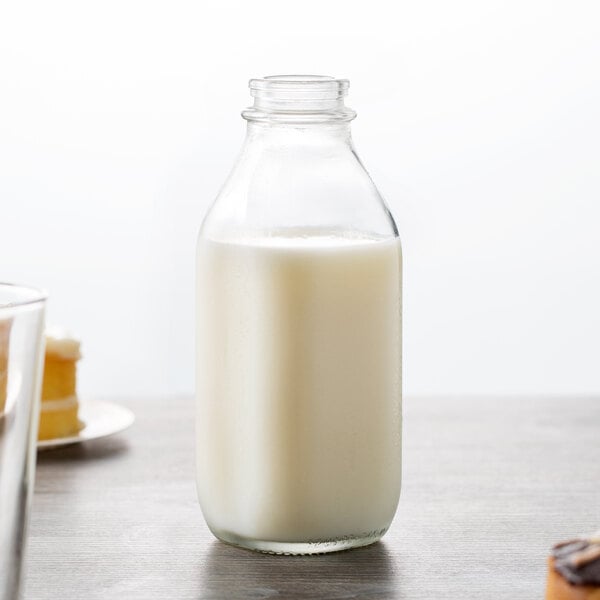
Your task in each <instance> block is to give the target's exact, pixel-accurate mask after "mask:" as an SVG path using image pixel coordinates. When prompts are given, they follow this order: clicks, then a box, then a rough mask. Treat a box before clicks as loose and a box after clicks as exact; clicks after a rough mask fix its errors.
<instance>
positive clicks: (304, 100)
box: [242, 75, 356, 126]
mask: <svg viewBox="0 0 600 600" xmlns="http://www.w3.org/2000/svg"><path fill="white" fill-rule="evenodd" d="M347 91H348V81H347V80H345V79H334V78H333V77H325V76H319V75H275V76H272V77H265V78H263V79H252V80H251V81H250V93H251V95H252V96H253V98H254V105H253V106H251V107H250V108H248V109H246V110H245V111H243V112H242V116H243V117H244V118H245V119H247V120H248V121H249V122H254V123H267V124H269V125H277V124H286V125H293V126H309V125H326V124H327V125H329V124H339V123H348V122H349V121H351V120H352V119H354V117H355V116H356V113H355V112H354V111H353V110H352V109H351V108H348V107H347V106H346V105H345V104H344V97H345V96H346V94H347Z"/></svg>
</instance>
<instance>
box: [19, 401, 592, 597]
mask: <svg viewBox="0 0 600 600" xmlns="http://www.w3.org/2000/svg"><path fill="white" fill-rule="evenodd" d="M123 404H125V405H127V406H129V407H130V408H132V409H133V410H134V412H135V413H136V416H137V421H136V423H135V424H134V426H133V427H132V428H131V429H130V430H128V431H126V432H124V433H121V434H119V435H116V436H114V437H112V438H107V439H104V440H97V441H96V442H89V443H87V444H84V445H75V446H70V447H66V448H63V449H58V450H53V451H46V452H43V453H40V454H39V457H38V468H37V480H36V489H35V495H34V502H33V513H32V519H31V525H30V537H29V546H28V561H27V575H26V598H28V599H32V600H38V599H39V600H42V599H52V600H55V599H57V598H60V599H63V600H68V599H77V600H94V599H97V598H107V599H111V600H112V599H121V598H122V599H125V600H129V599H132V600H134V599H138V598H139V599H144V600H152V599H155V598H157V599H158V598H160V599H164V598H166V599H192V598H193V599H201V598H214V599H226V600H230V599H231V600H235V599H261V598H282V599H283V598H286V599H287V598H292V599H293V598H328V599H342V598H360V599H363V598H364V599H368V598H408V599H411V600H418V599H423V600H425V599H427V600H433V599H434V598H448V599H452V600H465V599H469V598H473V599H475V598H476V599H477V600H481V599H485V600H492V599H493V600H499V599H507V600H508V599H510V600H517V599H532V600H533V599H536V598H540V599H542V598H543V597H544V579H545V571H546V563H545V561H546V555H547V553H548V550H549V548H550V545H551V544H552V543H553V542H554V541H558V540H561V539H563V538H569V537H571V536H573V535H574V534H578V533H582V532H586V531H590V530H594V529H596V528H600V398H569V397H560V398H559V397H555V398H531V397H525V398H459V397H457V398H415V399H411V398H409V399H407V400H405V403H404V416H405V418H404V480H403V486H402V498H401V501H400V506H399V509H398V513H397V516H396V519H395V521H394V523H393V525H392V528H391V529H390V531H389V532H388V534H387V535H386V536H385V537H384V539H383V541H382V542H381V543H379V544H375V545H373V546H370V547H367V548H363V549H357V550H351V551H349V552H342V553H338V554H331V555H324V556H311V557H293V556H271V555H261V554H256V553H253V552H249V551H245V550H240V549H237V548H233V547H230V546H227V545H225V544H222V543H220V542H218V541H216V540H215V539H214V538H213V537H212V536H211V534H210V532H209V531H208V530H207V528H206V526H205V524H204V522H203V519H202V514H201V512H200V508H199V506H198V504H197V501H196V491H195V484H194V467H193V463H194V450H193V429H194V427H193V402H192V400H191V399H190V398H156V399H147V400H143V401H142V400H139V401H127V402H123Z"/></svg>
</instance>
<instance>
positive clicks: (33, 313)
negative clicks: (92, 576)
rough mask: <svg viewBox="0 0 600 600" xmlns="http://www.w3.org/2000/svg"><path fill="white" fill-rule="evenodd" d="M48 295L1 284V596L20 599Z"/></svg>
mask: <svg viewBox="0 0 600 600" xmlns="http://www.w3.org/2000/svg"><path fill="white" fill-rule="evenodd" d="M44 309H45V295H44V294H43V293H42V292H40V291H38V290H35V289H32V288H25V287H21V286H14V285H9V284H1V283H0V600H14V599H15V598H19V597H20V594H19V584H20V580H21V571H22V564H23V555H24V548H25V538H26V529H27V519H28V512H29V505H30V503H31V495H32V492H33V480H34V472H35V459H36V438H37V428H38V417H39V402H40V386H41V371H42V360H43V344H44V341H43V331H44Z"/></svg>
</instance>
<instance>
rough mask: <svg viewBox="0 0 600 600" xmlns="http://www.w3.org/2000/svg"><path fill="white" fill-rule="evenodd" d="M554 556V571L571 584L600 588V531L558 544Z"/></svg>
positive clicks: (554, 549) (553, 552) (553, 551)
mask: <svg viewBox="0 0 600 600" xmlns="http://www.w3.org/2000/svg"><path fill="white" fill-rule="evenodd" d="M552 556H553V558H554V569H555V570H556V571H557V572H558V573H560V574H561V575H562V576H563V577H564V578H565V579H566V580H567V581H568V582H569V583H572V584H573V585H598V586H600V531H598V532H596V533H595V534H593V535H591V536H589V537H584V538H578V539H574V540H569V541H568V542H562V543H560V544H557V545H556V546H554V548H553V550H552Z"/></svg>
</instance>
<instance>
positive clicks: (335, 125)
mask: <svg viewBox="0 0 600 600" xmlns="http://www.w3.org/2000/svg"><path fill="white" fill-rule="evenodd" d="M246 141H247V143H253V142H257V143H261V144H265V145H286V146H291V145H294V146H297V145H302V146H312V145H319V146H321V147H323V148H324V147H327V146H334V145H335V146H337V145H340V144H342V145H349V144H351V141H352V136H351V130H350V123H349V122H347V121H346V122H344V121H342V122H336V121H333V122H323V123H303V124H299V123H294V124H292V123H288V122H279V121H252V120H250V121H248V127H247V136H246Z"/></svg>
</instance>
